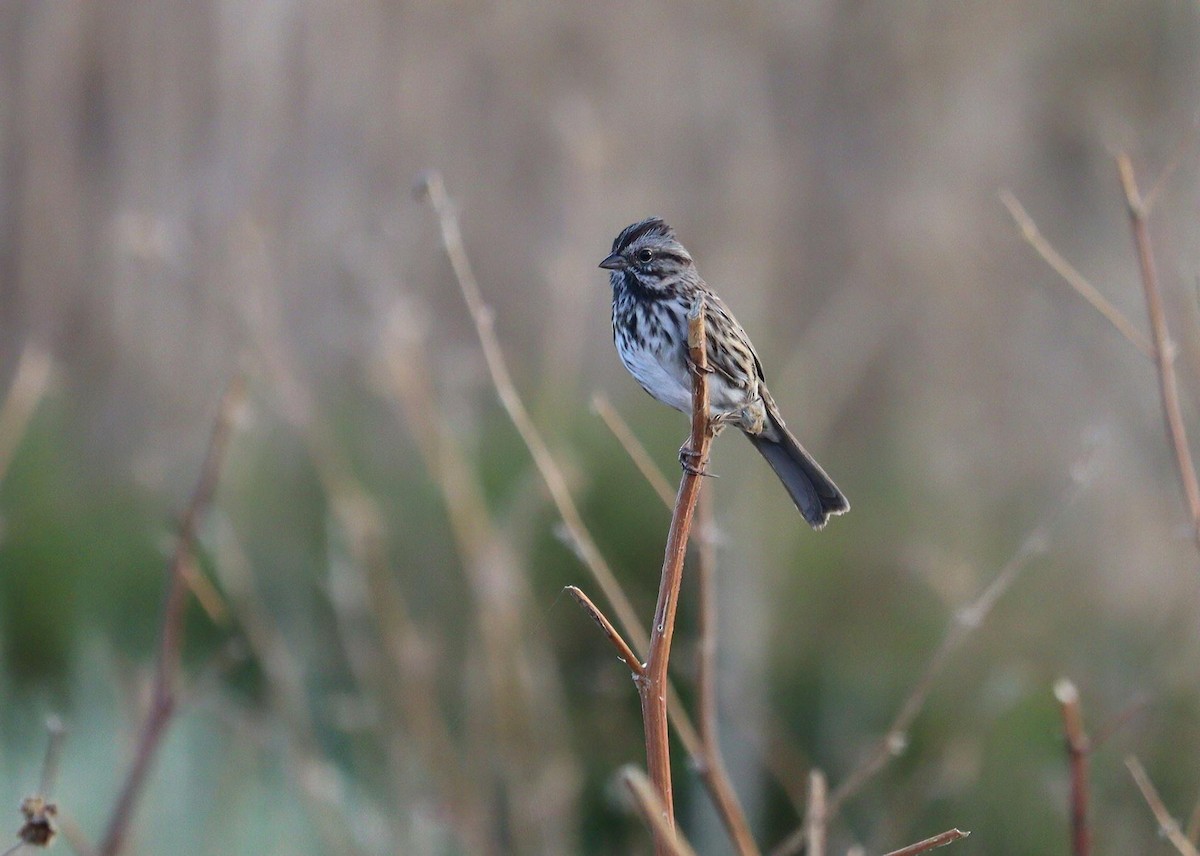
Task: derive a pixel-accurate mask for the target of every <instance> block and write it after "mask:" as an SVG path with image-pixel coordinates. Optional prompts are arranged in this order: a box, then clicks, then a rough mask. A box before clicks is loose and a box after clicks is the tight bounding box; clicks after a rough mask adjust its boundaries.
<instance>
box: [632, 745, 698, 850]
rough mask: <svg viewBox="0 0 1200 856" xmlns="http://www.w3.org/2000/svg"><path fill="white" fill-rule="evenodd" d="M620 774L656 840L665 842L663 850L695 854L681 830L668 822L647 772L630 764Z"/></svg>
mask: <svg viewBox="0 0 1200 856" xmlns="http://www.w3.org/2000/svg"><path fill="white" fill-rule="evenodd" d="M620 776H621V780H622V781H624V782H625V786H626V787H627V788H629V794H630V796H632V797H633V803H634V805H635V806H637V810H638V813H639V814H640V815H641V816H642V819H643V820H644V821H646V825H647V826H649V827H650V829H651V831H652V832H653V833H654V838H655V840H656V841H662V842H663V843H664V844H665V846H666V849H665V851H663V852H665V853H666V854H668V856H695V853H696V851H694V850H693V849H692V847H691V845H690V844H688V843H687V841H686V840H685V839H684V837H683V835H682V834H680V832H679V830H677V829H675V827H674V826H671V825H670V824H668V823H667V820H666V810H665V809H664V807H663V804H662V800H660V799H659V798H658V791H656V790H655V789H654V784H653V783H652V782H651V781H650V780H649V779H648V778H646V774H645V773H643V772H642V771H641V770H639V769H637V768H636V767H632V766H628V767H624V768H623V769H622V770H621V773H620Z"/></svg>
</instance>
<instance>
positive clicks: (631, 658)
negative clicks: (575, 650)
mask: <svg viewBox="0 0 1200 856" xmlns="http://www.w3.org/2000/svg"><path fill="white" fill-rule="evenodd" d="M566 592H567V594H569V595H570V596H571V597H573V598H575V602H576V603H578V604H579V605H580V606H581V607H583V611H584V612H586V613H587V614H588V615H590V616H591V617H592V621H594V622H596V624H597V625H598V626H599V627H600V629H601V630H602V631H603V632H604V635H605V636H606V637H608V641H609V642H611V643H612V646H613V647H614V648H616V649H617V657H618V658H619V659H620V660H621V662H622V663H624V664H625V665H626V666H628V667H629V668H630V670H632V671H633V675H634V677H635V678H637V677H641V676H642V675H644V674H646V667H645V666H643V665H642V664H641V663H640V662H639V661H638V658H637V655H636V654H634V653H633V649H632V648H630V647H629V643H628V642H626V641H625V640H624V639H623V638H622V637H621V632H620V631H619V630H617V628H616V627H614V626H613V623H612V622H611V621H609V620H608V616H607V615H605V614H604V613H603V612H601V611H600V607H598V606H596V604H594V603H592V599H591V598H590V597H588V596H587V595H586V594H584V593H583V589H581V588H579V586H567V588H566Z"/></svg>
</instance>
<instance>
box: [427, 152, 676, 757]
mask: <svg viewBox="0 0 1200 856" xmlns="http://www.w3.org/2000/svg"><path fill="white" fill-rule="evenodd" d="M418 189H419V190H420V191H421V192H423V193H424V194H425V195H426V196H427V198H428V199H429V204H430V205H431V207H432V208H433V210H434V212H435V213H436V214H437V217H438V223H439V226H440V230H441V237H442V246H443V247H444V249H445V251H446V256H447V258H448V259H449V260H450V265H451V267H452V268H453V269H454V274H455V279H456V280H457V282H458V286H459V289H460V290H461V291H462V294H463V299H464V301H465V302H466V304H467V310H468V312H469V313H470V315H471V320H472V322H473V323H474V325H475V332H476V335H477V336H478V338H479V342H480V347H481V348H482V350H483V355H484V361H485V362H486V363H487V366H488V372H489V374H490V375H491V378H492V385H493V386H494V387H495V388H496V394H497V395H498V397H499V398H500V403H501V405H502V406H503V407H504V410H505V413H507V414H508V418H509V419H510V420H511V421H512V423H513V426H514V427H515V428H516V429H517V433H518V434H519V435H520V437H521V440H522V442H523V443H524V444H525V447H526V448H527V449H528V450H529V454H530V456H531V457H532V458H533V463H534V466H535V467H536V468H537V470H538V474H539V475H540V476H541V478H542V483H543V484H545V485H546V489H547V491H548V492H549V493H550V499H551V500H552V501H553V502H554V505H555V508H556V509H557V510H558V514H559V516H560V517H561V518H562V522H563V526H564V527H565V528H566V531H567V534H568V536H569V538H570V540H571V544H572V546H573V547H574V549H575V551H576V554H577V555H578V556H579V558H580V560H581V561H582V562H583V564H584V567H586V568H587V569H588V571H589V572H590V573H591V574H592V576H593V578H595V580H596V582H597V584H598V585H599V586H600V591H601V593H602V594H603V595H604V597H605V599H606V600H608V602H609V603H610V604H612V607H613V610H614V612H615V614H616V618H617V622H618V623H619V624H620V625H621V628H622V630H623V631H624V637H625V638H626V639H627V640H628V641H629V643H630V646H631V647H632V648H633V649H634V651H635V652H637V651H646V650H648V649H649V644H650V639H649V636H648V634H647V633H646V630H645V628H644V627H643V626H642V625H641V623H640V622H639V621H638V618H637V612H636V611H635V610H634V608H633V604H632V603H631V602H630V600H629V597H628V596H627V595H626V594H625V591H624V589H623V588H622V587H621V585H620V583H619V582H618V581H617V578H616V575H615V574H613V572H612V568H611V567H609V565H608V562H606V561H605V559H604V556H603V554H601V552H600V548H599V547H597V546H596V542H595V539H593V538H592V536H591V533H590V532H588V529H587V526H586V525H585V524H584V522H583V517H582V515H580V513H579V508H578V506H576V505H575V500H574V499H573V497H572V496H571V491H570V488H569V487H568V486H567V480H566V477H565V476H564V475H563V471H562V468H561V467H559V465H558V463H557V461H555V459H554V455H553V454H552V453H551V452H550V448H549V446H547V445H546V441H545V440H544V439H543V438H542V435H541V433H540V432H539V431H538V430H537V426H536V425H534V423H533V420H532V419H531V418H530V417H529V411H528V409H527V408H526V407H525V404H524V402H522V400H521V396H520V394H519V393H518V392H517V389H516V386H515V385H514V384H513V382H512V377H511V376H510V375H509V373H508V366H507V364H506V363H505V360H504V353H503V351H502V350H501V348H500V343H499V341H498V340H497V339H496V334H495V331H494V330H493V329H492V314H491V310H490V309H489V308H488V306H487V304H486V303H485V302H484V301H483V297H482V294H481V293H480V291H479V285H478V283H477V282H476V280H475V276H474V274H473V273H472V271H471V265H470V261H469V259H468V257H467V252H466V248H465V247H464V246H463V241H462V233H461V231H460V230H459V227H458V220H457V218H456V216H455V214H454V211H453V210H452V207H451V204H450V199H449V197H448V196H447V194H446V187H445V184H444V182H443V181H442V177H441V175H440V174H438V173H436V172H433V173H428V174H427V175H425V176H424V177H423V178H422V179H421V181H420V182H419V185H418ZM667 696H668V704H669V708H670V713H671V720H672V722H673V723H674V725H675V733H676V736H678V737H679V742H680V743H682V744H683V746H684V748H685V749H686V750H687V752H688V754H690V755H692V756H693V757H694V756H696V754H697V753H698V752H699V751H700V738H699V736H698V735H697V733H696V728H695V726H694V725H693V724H692V722H691V720H690V719H689V717H688V715H687V712H686V711H685V710H684V708H683V705H682V703H681V702H680V701H679V697H678V695H677V694H676V692H675V690H674V688H672V687H668V689H667Z"/></svg>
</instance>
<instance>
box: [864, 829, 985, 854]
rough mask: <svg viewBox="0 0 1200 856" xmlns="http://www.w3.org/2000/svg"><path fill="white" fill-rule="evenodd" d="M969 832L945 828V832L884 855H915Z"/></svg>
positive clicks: (959, 837)
mask: <svg viewBox="0 0 1200 856" xmlns="http://www.w3.org/2000/svg"><path fill="white" fill-rule="evenodd" d="M970 834H971V833H970V832H963V831H962V830H961V829H947V830H946V831H945V832H943V833H940V834H938V835H935V836H933V837H932V838H926V839H925V840H924V841H918V842H917V843H916V844H910V845H908V846H907V847H901V848H900V849H899V850H893V851H892V852H891V853H886V854H884V856H916V854H917V853H924V852H925V851H927V850H936V849H937V848H938V847H945V846H946V845H947V844H951V843H953V842H955V841H959V840H960V839H963V838H966V837H968V836H969V835H970Z"/></svg>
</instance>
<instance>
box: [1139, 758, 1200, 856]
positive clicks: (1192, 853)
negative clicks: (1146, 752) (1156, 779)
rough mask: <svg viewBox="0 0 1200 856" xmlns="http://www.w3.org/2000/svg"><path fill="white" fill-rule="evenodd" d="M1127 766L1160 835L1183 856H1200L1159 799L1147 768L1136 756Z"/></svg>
mask: <svg viewBox="0 0 1200 856" xmlns="http://www.w3.org/2000/svg"><path fill="white" fill-rule="evenodd" d="M1125 766H1126V767H1128V768H1129V773H1130V775H1131V776H1133V781H1134V782H1135V783H1136V784H1137V786H1138V790H1140V791H1141V792H1142V796H1143V797H1144V798H1145V800H1146V805H1148V806H1150V811H1151V812H1153V813H1154V819H1155V820H1157V821H1158V830H1159V833H1160V834H1161V835H1162V836H1163V837H1165V838H1166V839H1167V840H1168V841H1170V842H1171V844H1172V845H1174V847H1175V849H1176V850H1178V851H1179V852H1180V853H1181V854H1182V856H1200V853H1198V852H1197V850H1196V846H1195V845H1194V844H1192V842H1191V841H1189V840H1188V838H1187V836H1185V835H1184V834H1183V831H1182V830H1180V828H1179V823H1178V822H1177V821H1176V820H1175V818H1173V817H1171V813H1170V812H1169V811H1167V807H1166V806H1165V805H1163V801H1162V798H1161V797H1159V795H1158V791H1157V790H1155V788H1154V783H1153V782H1151V781H1150V777H1149V776H1147V775H1146V768H1145V767H1143V766H1142V763H1141V761H1139V760H1138V759H1137V758H1136V757H1135V756H1133V755H1130V756H1129V757H1128V758H1126V759H1125Z"/></svg>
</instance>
